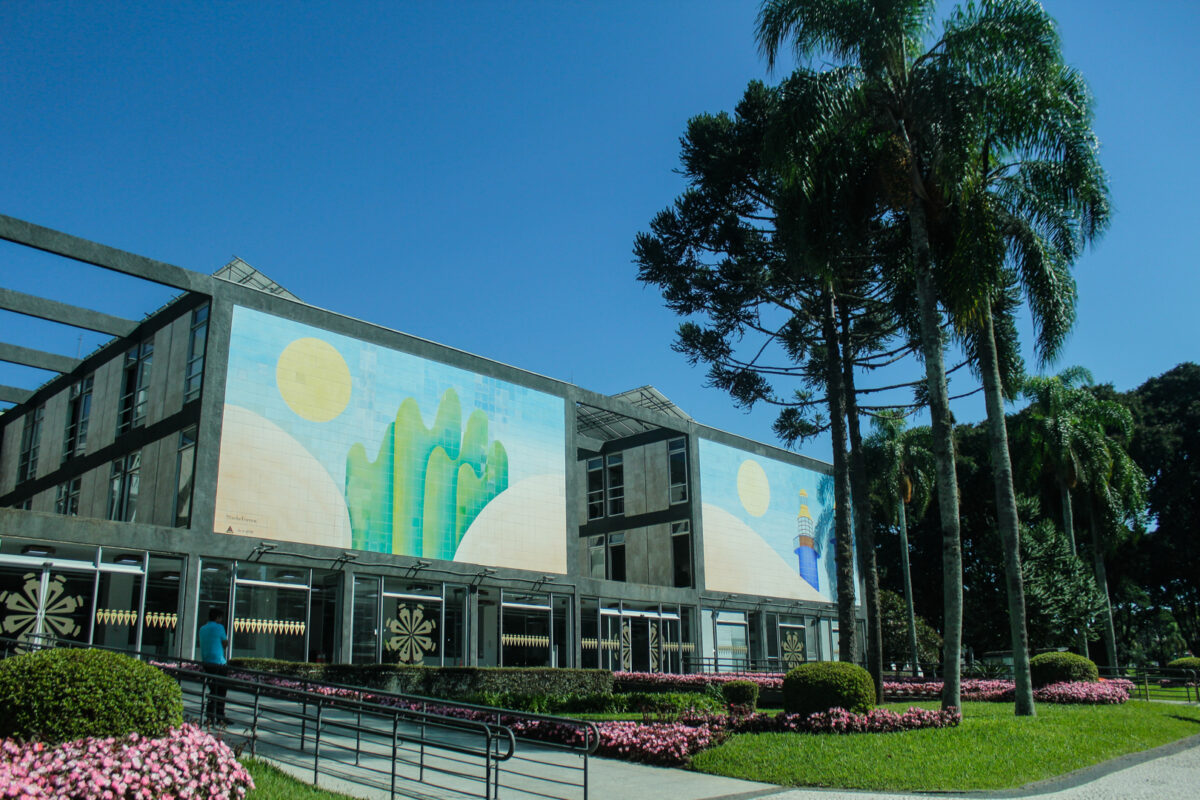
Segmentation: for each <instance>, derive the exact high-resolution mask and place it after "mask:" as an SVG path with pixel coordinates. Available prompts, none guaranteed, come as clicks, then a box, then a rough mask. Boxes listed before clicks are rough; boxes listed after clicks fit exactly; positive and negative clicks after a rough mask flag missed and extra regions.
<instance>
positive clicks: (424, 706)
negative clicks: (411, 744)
mask: <svg viewBox="0 0 1200 800" xmlns="http://www.w3.org/2000/svg"><path fill="white" fill-rule="evenodd" d="M428 711H429V703H427V702H425V701H421V755H420V761H419V765H418V772H417V780H419V781H420V782H421V783H424V782H425V714H426V713H428Z"/></svg>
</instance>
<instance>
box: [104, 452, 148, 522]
mask: <svg viewBox="0 0 1200 800" xmlns="http://www.w3.org/2000/svg"><path fill="white" fill-rule="evenodd" d="M141 470H142V452H141V451H140V450H139V451H137V452H134V453H130V454H129V455H127V456H124V457H122V458H118V459H117V460H115V461H113V462H112V470H111V471H110V473H109V491H108V518H109V519H115V520H117V521H119V522H136V521H137V500H138V486H139V484H140V482H141V477H140V476H141Z"/></svg>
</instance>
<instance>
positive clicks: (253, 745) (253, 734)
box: [250, 683, 262, 756]
mask: <svg viewBox="0 0 1200 800" xmlns="http://www.w3.org/2000/svg"><path fill="white" fill-rule="evenodd" d="M261 692H262V686H261V684H259V683H255V684H254V717H253V719H252V720H251V722H250V755H252V756H255V755H258V712H259V708H258V698H259V696H260V694H261Z"/></svg>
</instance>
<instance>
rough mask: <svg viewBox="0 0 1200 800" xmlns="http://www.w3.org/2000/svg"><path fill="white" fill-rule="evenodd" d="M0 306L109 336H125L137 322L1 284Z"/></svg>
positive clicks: (6, 309)
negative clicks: (5, 287)
mask: <svg viewBox="0 0 1200 800" xmlns="http://www.w3.org/2000/svg"><path fill="white" fill-rule="evenodd" d="M0 308H2V309H4V310H5V311H15V312H16V313H18V314H24V315H25V316H28V317H37V318H38V319H48V320H50V321H51V322H61V323H62V324H63V325H71V326H73V327H75V328H83V329H85V330H89V331H97V332H99V333H107V334H108V335H109V336H128V335H129V334H131V333H133V329H134V328H136V327H137V325H138V324H137V323H136V322H134V321H133V320H129V319H123V318H122V317H114V316H113V315H112V314H105V313H104V312H103V311H92V310H90V309H87V308H80V307H79V306H73V305H69V304H67V303H60V302H59V301H57V300H48V299H46V298H45V297H38V296H37V295H32V294H25V293H23V292H14V291H13V290H12V289H4V288H0Z"/></svg>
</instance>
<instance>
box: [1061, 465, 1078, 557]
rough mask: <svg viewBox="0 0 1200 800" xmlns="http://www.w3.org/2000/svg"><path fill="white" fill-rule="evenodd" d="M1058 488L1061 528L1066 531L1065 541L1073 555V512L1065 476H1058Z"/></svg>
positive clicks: (1069, 490)
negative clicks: (1060, 505)
mask: <svg viewBox="0 0 1200 800" xmlns="http://www.w3.org/2000/svg"><path fill="white" fill-rule="evenodd" d="M1058 488H1059V490H1060V491H1061V492H1062V516H1063V530H1064V531H1066V532H1067V541H1068V542H1070V543H1071V555H1075V514H1074V513H1073V512H1072V511H1071V487H1069V486H1067V479H1066V478H1059V479H1058Z"/></svg>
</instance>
